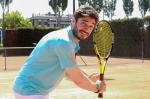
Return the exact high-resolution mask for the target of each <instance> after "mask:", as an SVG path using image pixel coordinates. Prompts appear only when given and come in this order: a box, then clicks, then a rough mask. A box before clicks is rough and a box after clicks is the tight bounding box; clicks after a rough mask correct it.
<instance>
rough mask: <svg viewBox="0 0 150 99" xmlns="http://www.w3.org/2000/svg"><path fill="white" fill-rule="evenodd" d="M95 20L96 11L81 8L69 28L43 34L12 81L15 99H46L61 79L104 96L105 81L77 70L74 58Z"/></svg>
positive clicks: (96, 18)
mask: <svg viewBox="0 0 150 99" xmlns="http://www.w3.org/2000/svg"><path fill="white" fill-rule="evenodd" d="M98 21H99V15H98V13H97V12H96V11H95V9H94V8H92V7H91V6H86V5H82V6H81V7H80V8H78V9H77V10H76V11H75V13H74V17H73V18H72V20H71V25H70V26H69V27H67V28H65V29H61V30H58V31H54V32H51V33H49V34H47V35H45V36H44V37H43V38H42V39H41V40H40V41H39V43H38V44H37V45H36V47H35V48H34V50H33V51H32V52H31V54H30V56H29V58H28V59H27V60H26V62H25V63H24V65H23V67H22V69H21V70H20V72H19V73H18V75H17V77H16V79H15V81H14V85H13V90H14V94H15V97H16V99H48V97H49V93H50V92H51V91H53V90H54V89H55V88H56V87H57V86H58V84H59V83H60V82H61V80H62V79H63V77H64V76H66V77H67V78H69V79H70V80H71V81H73V82H74V83H75V84H76V85H77V86H79V87H80V88H83V89H85V90H88V91H92V92H96V93H103V92H104V91H105V90H106V84H105V81H102V82H100V81H99V80H98V79H99V75H98V74H97V73H93V74H91V75H89V76H88V75H87V74H86V73H85V72H83V71H82V70H81V69H80V68H79V66H78V64H77V62H76V58H75V53H76V52H77V51H78V50H79V45H78V42H79V41H80V40H84V39H86V38H87V37H88V36H89V35H90V34H91V32H92V30H93V28H94V26H95V25H96V24H97V22H98Z"/></svg>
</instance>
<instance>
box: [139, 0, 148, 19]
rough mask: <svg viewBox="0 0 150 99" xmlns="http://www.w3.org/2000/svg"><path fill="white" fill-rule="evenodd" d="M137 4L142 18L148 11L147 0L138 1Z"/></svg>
mask: <svg viewBox="0 0 150 99" xmlns="http://www.w3.org/2000/svg"><path fill="white" fill-rule="evenodd" d="M138 2H139V10H140V12H141V15H142V17H144V16H145V14H146V12H147V10H148V9H149V3H150V1H149V0H138Z"/></svg>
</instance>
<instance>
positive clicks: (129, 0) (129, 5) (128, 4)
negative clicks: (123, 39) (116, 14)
mask: <svg viewBox="0 0 150 99" xmlns="http://www.w3.org/2000/svg"><path fill="white" fill-rule="evenodd" d="M133 6H134V4H133V0H123V9H124V12H125V14H126V17H127V18H128V17H129V16H131V15H132V12H133Z"/></svg>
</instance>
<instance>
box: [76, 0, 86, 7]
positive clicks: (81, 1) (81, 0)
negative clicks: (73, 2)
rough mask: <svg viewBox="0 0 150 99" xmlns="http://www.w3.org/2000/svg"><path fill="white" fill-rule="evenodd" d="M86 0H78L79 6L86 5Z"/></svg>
mask: <svg viewBox="0 0 150 99" xmlns="http://www.w3.org/2000/svg"><path fill="white" fill-rule="evenodd" d="M87 2H88V0H78V4H79V6H81V5H86V4H87Z"/></svg>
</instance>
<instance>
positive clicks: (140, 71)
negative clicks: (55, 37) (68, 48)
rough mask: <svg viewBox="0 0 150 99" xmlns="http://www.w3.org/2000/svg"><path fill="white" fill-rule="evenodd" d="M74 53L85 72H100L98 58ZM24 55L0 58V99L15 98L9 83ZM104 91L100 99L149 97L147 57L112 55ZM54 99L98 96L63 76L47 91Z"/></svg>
mask: <svg viewBox="0 0 150 99" xmlns="http://www.w3.org/2000/svg"><path fill="white" fill-rule="evenodd" d="M82 58H83V59H84V61H85V62H86V64H87V66H85V63H84V62H83V61H82V59H81V58H80V57H79V56H77V60H78V63H79V65H80V67H81V68H82V69H83V70H84V71H85V72H87V73H88V74H90V73H92V72H99V71H98V66H97V64H98V63H97V58H96V57H94V56H82ZM26 59H27V57H7V58H6V60H7V61H6V70H5V58H4V57H0V99H15V98H14V96H13V91H12V84H13V80H14V78H15V76H16V75H17V73H18V71H19V69H20V68H21V65H22V64H23V62H24V61H25V60H26ZM105 79H106V83H107V91H106V92H105V93H104V98H103V99H150V60H144V61H143V62H142V60H141V59H127V58H112V57H110V59H109V60H108V64H107V67H106V70H105ZM50 96H51V97H53V98H54V99H98V98H97V94H95V93H93V92H89V91H85V90H83V89H80V88H78V87H77V86H76V85H74V84H73V83H72V82H70V81H68V80H66V79H63V80H62V82H61V83H60V85H59V86H58V87H57V89H56V90H55V91H53V92H52V93H51V94H50Z"/></svg>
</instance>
